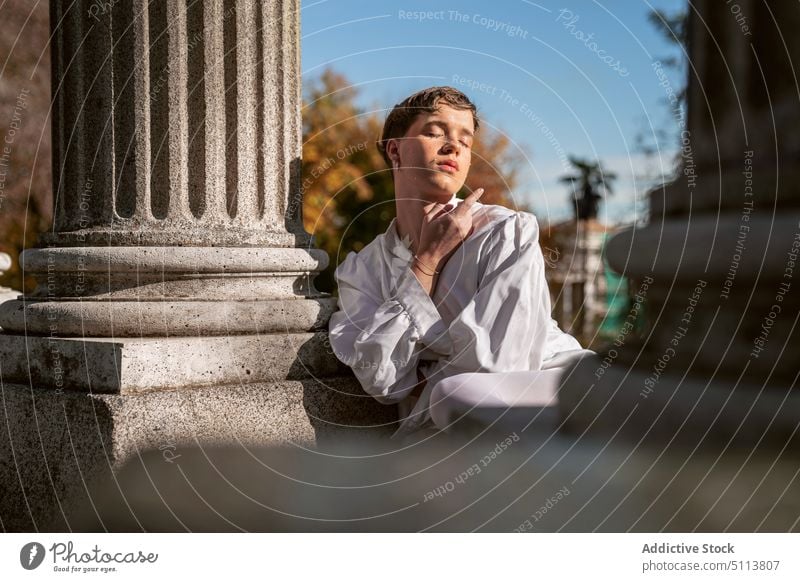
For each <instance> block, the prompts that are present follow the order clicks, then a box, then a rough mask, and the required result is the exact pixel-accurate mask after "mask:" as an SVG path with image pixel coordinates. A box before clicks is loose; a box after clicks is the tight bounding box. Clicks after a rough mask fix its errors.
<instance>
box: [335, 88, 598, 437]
mask: <svg viewBox="0 0 800 582" xmlns="http://www.w3.org/2000/svg"><path fill="white" fill-rule="evenodd" d="M478 127H479V122H478V117H477V110H476V107H475V105H474V104H473V103H472V102H471V101H470V100H469V99H468V98H467V97H466V96H465V95H464V94H463V93H461V92H460V91H458V90H456V89H453V88H452V87H431V88H429V89H425V90H423V91H420V92H418V93H416V94H414V95H412V96H410V97H408V98H407V99H405V100H404V101H403V102H402V103H400V104H398V105H396V106H395V107H394V109H393V110H392V112H391V113H390V114H389V116H388V118H387V119H386V123H385V125H384V129H383V135H382V138H381V141H379V142H378V144H377V145H378V148H379V150H380V152H381V153H382V155H383V157H384V159H385V160H386V162H387V163H388V164H389V165H390V166H391V168H392V175H393V178H394V188H395V201H396V208H397V217H396V218H395V219H393V220H392V222H391V224H390V225H389V228H388V229H387V231H386V232H385V233H384V234H382V235H379V236H378V237H376V238H375V240H373V241H372V242H371V243H369V244H368V245H367V246H366V247H364V248H363V249H362V250H361V251H360V252H358V253H350V254H349V255H348V256H347V257H346V259H345V260H344V262H342V264H341V265H339V267H338V268H337V270H336V274H335V277H336V279H337V282H338V284H339V311H337V312H336V313H335V314H334V315H333V316H332V318H331V320H330V341H331V344H332V346H333V349H334V353H335V354H336V356H337V357H338V358H339V359H340V360H341V361H342V362H344V363H345V364H347V365H349V366H351V367H352V369H353V372H354V373H355V375H356V377H357V378H358V379H359V381H360V383H361V385H362V386H363V388H364V390H365V391H366V392H367V393H369V394H371V395H372V396H374V397H375V398H376V399H377V400H378V401H380V402H383V403H386V404H389V403H395V402H396V403H398V404H399V405H400V406H399V409H400V415H401V418H402V419H403V420H402V422H401V425H400V428H399V429H398V431H397V432H396V433H395V436H405V435H409V434H411V433H414V432H416V431H419V430H422V429H428V428H435V429H439V430H447V429H448V428H449V427H450V425H451V424H452V423H453V422H454V421H456V420H457V419H459V418H460V417H462V416H465V415H466V416H470V417H471V418H472V420H476V419H477V420H479V421H480V422H487V423H491V422H495V421H497V420H500V421H501V422H502V416H503V411H507V410H509V409H510V408H513V407H528V408H531V407H532V408H541V409H547V410H552V407H553V405H554V404H555V403H556V401H555V394H556V391H557V384H558V378H559V375H560V371H561V370H560V366H563V365H564V364H565V363H566V362H567V361H568V360H571V359H572V358H574V357H580V356H582V355H585V354H586V353H587V352H586V350H582V349H581V346H580V344H579V343H578V342H577V340H575V338H573V337H572V336H570V335H567V334H566V333H564V332H562V331H561V330H560V329H559V328H558V326H557V325H556V322H555V321H554V320H552V319H551V317H550V309H551V306H550V295H549V292H548V289H547V283H546V281H545V278H544V259H543V257H542V253H541V249H540V248H539V243H538V233H539V230H538V225H537V222H536V218H535V217H534V216H533V215H532V214H529V213H526V212H515V211H513V210H510V209H507V208H504V207H501V206H495V205H485V204H481V203H480V202H479V201H478V200H479V199H480V197H481V195H482V194H483V189H482V188H478V189H477V190H475V191H474V192H472V193H470V194H469V195H468V196H467V197H466V199H464V200H460V199H459V198H457V197H456V194H455V193H456V192H458V191H459V190H460V189H461V187H462V186H463V185H464V181H465V179H466V177H467V174H468V172H469V167H470V161H471V155H472V151H471V150H472V141H473V138H474V135H475V132H476V131H477V130H478ZM589 353H591V352H589Z"/></svg>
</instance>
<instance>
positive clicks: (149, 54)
mask: <svg viewBox="0 0 800 582" xmlns="http://www.w3.org/2000/svg"><path fill="white" fill-rule="evenodd" d="M51 11H52V15H51V18H52V22H53V23H54V31H53V32H54V38H53V52H54V58H53V77H54V80H55V83H54V90H53V93H54V109H53V111H54V113H53V137H54V148H53V151H54V166H55V170H56V172H55V178H54V180H55V187H56V192H57V196H56V217H55V225H54V232H53V234H52V235H51V236H50V237H49V238H48V241H47V242H48V243H50V244H53V245H71V244H77V243H81V244H112V245H114V244H123V245H124V244H147V245H187V244H191V245H219V244H224V245H236V246H238V245H250V246H284V247H286V246H298V245H299V246H303V245H307V244H308V236H307V235H306V234H305V232H304V230H303V228H302V225H301V224H302V222H301V213H300V201H299V199H298V196H299V187H298V184H299V182H298V172H299V169H300V156H301V148H302V144H301V124H300V83H299V69H300V66H299V52H298V43H299V36H298V35H299V11H298V5H297V0H271V1H268V2H260V1H257V0H236V1H233V0H188V1H187V0H163V1H159V2H148V1H146V0H131V1H129V2H113V3H99V2H96V1H95V0H92V1H89V0H81V1H78V2H74V3H61V2H53V3H52V4H51Z"/></svg>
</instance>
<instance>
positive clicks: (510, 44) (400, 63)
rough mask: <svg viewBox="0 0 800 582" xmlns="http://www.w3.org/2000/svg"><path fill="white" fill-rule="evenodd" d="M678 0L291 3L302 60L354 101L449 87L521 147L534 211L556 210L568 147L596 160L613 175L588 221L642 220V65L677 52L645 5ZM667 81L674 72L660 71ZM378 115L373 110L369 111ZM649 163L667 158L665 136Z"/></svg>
mask: <svg viewBox="0 0 800 582" xmlns="http://www.w3.org/2000/svg"><path fill="white" fill-rule="evenodd" d="M683 4H684V2H683V1H682V0H641V1H639V0H637V1H625V2H614V3H612V2H607V3H605V4H603V3H600V2H596V1H592V0H573V1H567V2H552V1H548V0H542V1H539V2H532V1H528V0H503V1H500V0H498V1H495V2H487V1H485V0H484V1H474V0H462V1H459V2H455V1H452V0H451V1H449V2H446V1H425V2H423V1H400V2H385V1H384V2H363V1H362V2H357V1H355V0H307V1H304V2H302V3H301V9H302V12H301V25H302V33H301V34H302V70H303V79H304V81H305V82H308V81H309V80H310V79H313V78H314V77H316V76H318V75H319V74H320V73H321V72H322V70H324V68H325V67H326V66H330V67H332V68H334V69H335V70H337V71H338V72H341V73H343V74H345V75H346V76H347V78H348V79H349V80H350V81H351V82H352V83H353V84H354V85H357V86H358V88H359V89H360V95H361V96H360V103H359V105H361V106H362V107H364V108H366V109H369V110H373V109H381V110H383V109H385V108H391V106H392V105H394V104H395V103H397V102H398V101H400V100H401V99H403V98H404V97H406V96H408V95H409V94H411V93H413V92H415V91H417V90H419V89H421V88H423V87H427V86H431V85H452V86H454V87H456V88H459V89H461V90H462V91H464V92H465V93H467V94H468V95H469V96H470V98H471V99H472V100H473V101H474V102H475V103H476V104H477V106H478V109H479V113H480V115H481V120H482V123H483V124H485V125H490V126H494V127H496V128H497V129H499V130H500V131H502V132H504V133H506V134H507V135H508V136H509V137H510V138H511V139H512V141H513V142H514V143H515V144H517V145H518V147H519V148H520V149H521V150H522V151H524V152H525V154H526V155H527V157H528V161H527V163H526V167H525V170H524V173H523V176H522V180H521V183H520V186H519V188H518V189H517V191H516V192H514V195H515V196H516V197H517V200H518V201H519V202H521V203H524V204H530V205H532V206H533V208H534V211H535V212H536V214H537V216H539V218H540V220H544V221H555V220H559V219H562V218H565V217H567V216H569V214H570V208H569V205H568V204H567V202H566V199H567V191H566V190H565V187H564V186H563V185H561V184H559V183H558V182H557V178H558V176H560V175H561V174H563V173H564V172H565V171H566V170H567V169H568V168H567V167H566V165H565V164H566V156H567V155H578V156H582V157H588V158H591V159H600V160H602V161H603V162H604V164H605V166H606V167H607V168H609V169H611V170H613V171H615V172H616V173H617V174H618V175H619V179H618V180H617V183H616V189H615V190H616V191H615V194H614V196H613V197H612V199H611V200H610V201H609V203H608V204H607V205H605V206H604V208H603V210H602V216H601V219H604V220H605V221H607V222H625V221H629V220H631V219H632V218H633V217H634V215H636V214H638V215H640V216H641V214H642V212H643V210H644V206H643V205H642V203H641V202H640V200H641V198H642V195H643V194H644V191H645V190H646V189H647V187H648V185H649V182H645V181H643V180H642V175H643V174H644V173H645V163H644V160H643V159H642V156H641V155H640V154H639V153H637V152H636V151H635V147H634V136H635V135H636V133H637V130H639V129H640V128H642V127H644V128H646V129H648V128H649V126H650V124H652V125H654V126H655V125H659V124H662V125H663V122H664V120H665V119H667V117H668V114H667V108H666V106H665V105H664V104H663V101H664V99H665V97H666V96H667V92H666V90H665V88H664V86H663V83H662V82H661V81H662V80H661V79H659V77H658V76H657V74H656V72H655V71H654V68H653V63H654V62H655V61H657V60H659V59H663V58H664V57H666V56H669V55H675V54H676V53H678V52H679V49H677V48H676V47H675V46H674V45H670V44H669V43H667V42H666V41H664V40H662V39H661V37H660V35H659V34H657V33H656V32H655V31H654V29H653V27H652V26H651V25H650V24H649V23H648V22H647V14H648V12H649V11H650V9H651V8H661V9H665V10H669V11H672V10H675V9H678V8H680V7H681V6H682V5H683ZM669 76H670V79H671V80H670V83H671V86H673V87H675V88H677V86H678V85H679V84H680V82H681V79H679V78H677V76H676V75H675V74H672V73H670V74H669ZM382 113H383V114H384V115H385V111H384V112H382ZM666 145H667V146H668V147H666V148H665V150H662V152H661V155H660V157H658V158H656V160H655V161H654V162H651V164H650V166H649V168H650V169H651V170H657V169H658V168H659V166H663V167H664V169H668V168H670V167H671V166H672V158H673V155H674V152H675V147H674V146H673V144H666Z"/></svg>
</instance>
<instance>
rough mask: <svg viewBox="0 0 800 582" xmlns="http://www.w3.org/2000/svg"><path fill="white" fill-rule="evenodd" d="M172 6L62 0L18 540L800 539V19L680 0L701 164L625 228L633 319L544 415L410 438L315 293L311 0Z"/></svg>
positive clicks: (6, 519) (785, 10) (790, 13)
mask: <svg viewBox="0 0 800 582" xmlns="http://www.w3.org/2000/svg"><path fill="white" fill-rule="evenodd" d="M107 4H108V3H107ZM182 6H184V5H183V4H182V3H179V2H167V3H161V2H153V3H145V2H139V1H138V0H137V1H136V2H130V3H116V4H113V5H111V4H108V5H103V6H100V5H99V4H97V3H90V2H77V3H74V4H71V5H70V7H65V5H64V3H60V2H52V3H51V5H50V7H51V16H50V20H51V23H59V25H58V26H54V28H53V40H52V47H53V74H54V78H53V81H54V82H53V87H59V90H58V91H57V92H56V93H55V94H54V96H53V152H54V160H55V162H56V163H55V164H54V192H55V193H56V196H55V198H56V200H57V204H56V208H55V218H54V226H53V230H52V232H50V233H49V234H48V235H47V236H46V237H44V239H43V241H42V243H41V244H42V246H41V247H40V248H36V249H29V250H27V251H25V253H23V256H22V266H23V267H24V268H25V272H26V274H32V275H35V276H36V279H37V287H36V288H35V289H34V290H32V291H29V292H28V291H27V290H26V294H25V295H24V296H23V297H15V294H12V299H10V300H8V301H4V302H2V303H0V327H2V332H0V364H1V366H0V374H1V375H2V377H0V380H1V382H0V387H2V401H3V412H4V415H5V417H4V428H3V430H2V431H1V432H0V492H1V493H2V494H1V495H0V526H1V527H2V529H3V530H4V531H102V530H108V531H142V530H144V531H184V530H188V531H240V530H243V531H422V530H426V531H473V530H477V531H661V530H664V531H695V530H697V531H797V530H798V529H800V484H799V483H798V476H799V475H800V462H798V461H799V459H798V456H799V455H800V453H799V452H798V451H800V447H798V427H799V426H800V398H798V394H799V393H798V389H797V385H796V384H797V378H798V364H797V361H796V359H794V355H795V354H797V353H798V350H800V332H798V329H797V325H796V323H797V321H798V317H800V307H799V306H800V295H799V294H798V293H796V289H794V288H793V285H794V286H796V285H797V281H796V279H795V280H792V276H794V275H793V274H794V273H795V265H796V263H795V261H796V258H797V254H798V249H800V211H798V208H800V189H798V188H797V187H796V184H797V183H798V180H797V178H798V175H800V171H798V167H797V160H798V159H800V138H798V137H797V132H796V130H795V128H796V127H798V126H800V103H798V100H797V92H796V85H794V84H792V83H788V82H787V80H788V79H792V78H793V77H792V75H791V74H787V72H786V71H787V62H788V63H789V64H791V63H792V62H795V61H797V60H798V58H800V54H798V53H799V51H800V37H798V36H796V35H794V36H791V35H789V36H786V38H785V39H784V38H783V37H779V35H776V34H774V32H773V28H774V25H775V23H776V22H779V23H781V25H782V26H784V25H785V26H786V27H787V29H796V28H797V27H798V26H800V13H799V12H798V11H797V9H796V7H793V6H791V5H790V4H788V3H780V4H779V3H774V5H773V6H772V7H771V8H770V9H766V7H765V6H762V5H760V4H759V5H757V4H755V3H748V4H747V6H748V9H749V10H751V13H752V25H753V31H752V36H753V39H752V41H753V43H754V45H753V48H752V50H751V47H750V41H751V38H750V34H745V33H744V31H743V30H741V29H740V27H741V23H740V22H739V21H738V20H737V19H735V18H729V17H730V16H731V15H730V14H728V13H726V11H725V10H723V9H719V7H718V6H716V5H715V4H714V3H713V2H712V1H711V0H704V1H701V2H695V3H693V7H694V10H696V12H692V17H691V22H690V27H689V30H690V36H691V42H690V44H691V49H692V59H693V61H694V63H695V64H696V65H697V66H696V67H692V70H693V71H695V70H696V71H699V72H698V73H697V74H698V75H699V76H698V77H692V79H691V81H690V84H689V91H688V94H689V107H688V109H689V113H688V127H687V132H686V135H685V136H684V137H685V139H686V140H687V144H688V145H686V146H685V147H686V148H688V149H686V150H685V151H684V152H683V153H684V155H683V158H684V171H683V172H682V174H681V176H682V177H681V179H680V180H676V181H675V182H674V183H672V184H670V185H669V186H668V187H667V188H665V189H664V190H663V191H661V190H659V191H657V192H655V193H653V200H652V203H651V214H652V216H651V221H650V224H649V225H647V226H644V227H641V228H636V229H632V230H631V231H628V232H626V233H623V234H620V235H618V236H617V237H615V238H614V239H613V240H612V241H611V243H610V244H609V247H608V258H609V262H610V263H611V265H612V266H614V267H615V268H616V269H617V270H619V271H620V272H624V273H625V274H626V276H630V277H631V278H632V279H633V280H634V282H635V284H638V285H639V289H640V292H639V297H640V298H641V299H642V303H643V305H640V304H639V303H638V302H637V307H636V309H640V308H641V309H644V312H645V313H646V314H647V316H648V318H647V324H646V325H645V329H644V330H635V333H634V332H633V331H631V332H630V333H628V332H627V331H626V332H625V333H622V332H621V335H620V337H619V338H617V340H616V341H615V343H614V346H615V347H614V348H613V349H612V350H609V351H608V352H607V353H604V354H601V355H600V356H599V357H598V358H596V359H590V358H585V359H583V360H582V361H581V362H580V363H578V364H576V365H575V367H574V368H571V369H570V370H568V371H567V372H566V373H565V376H564V378H563V379H562V386H561V390H560V392H559V410H558V414H557V415H555V416H557V417H558V419H557V420H555V421H553V411H552V410H550V411H543V410H534V409H531V410H524V409H514V410H512V411H509V412H506V411H503V410H498V411H496V412H497V414H494V415H487V414H486V411H485V410H483V411H482V415H483V416H481V418H475V417H474V415H471V414H466V415H465V416H464V417H463V418H461V419H460V420H458V421H457V422H456V424H455V426H453V427H452V432H450V433H439V434H434V435H419V436H418V437H416V440H415V441H414V442H411V443H398V442H396V441H392V440H389V439H388V435H389V434H391V432H392V431H393V429H394V428H395V427H396V424H397V414H396V410H395V409H394V407H390V406H381V405H379V404H378V403H377V402H375V401H374V400H373V399H372V398H371V397H369V396H367V395H366V394H364V392H363V390H361V389H360V386H359V385H358V382H357V381H356V380H355V378H354V377H353V376H352V374H351V373H350V372H349V370H348V369H347V368H343V367H342V366H341V365H340V364H339V362H338V361H337V359H336V358H335V357H334V355H333V354H332V352H331V350H330V346H329V345H328V343H327V337H326V332H325V330H326V327H327V321H328V318H329V316H330V314H331V312H332V311H333V309H335V304H336V301H335V298H333V297H331V296H329V295H326V294H323V293H319V292H318V291H317V290H316V289H315V288H314V285H313V278H314V276H315V275H316V273H318V272H319V271H320V270H321V269H323V268H324V266H325V265H326V264H327V260H328V257H327V256H326V255H325V253H324V252H321V251H319V250H318V249H316V248H315V247H314V244H313V242H314V241H313V239H312V237H310V236H309V235H308V233H306V232H305V230H304V229H303V226H302V217H301V212H300V208H301V195H302V193H301V190H300V188H299V180H298V179H299V168H300V163H299V162H300V152H301V140H300V124H299V119H300V116H299V114H300V109H299V103H300V93H299V78H300V74H299V73H300V71H299V53H298V46H299V44H298V34H299V26H298V25H299V11H298V8H299V7H298V6H297V2H296V0H286V1H284V2H278V1H277V0H270V1H265V2H255V1H252V0H242V1H241V2H236V4H235V6H236V9H235V10H232V11H226V12H223V11H222V4H221V3H219V2H212V1H210V0H209V1H203V2H195V3H192V5H191V7H186V8H185V10H184V8H181V7H182ZM770 10H772V11H774V12H775V13H776V16H773V14H772V12H770ZM112 11H113V13H114V17H113V18H112V17H111V12H112ZM698 15H702V16H703V18H702V22H703V23H704V25H703V26H699V25H698V24H697V22H696V20H697V19H698V18H699V16H698ZM275 31H279V32H280V34H273V33H274V32H275ZM165 32H166V33H165ZM747 32H748V33H750V29H748V31H747ZM150 37H152V38H154V39H156V38H158V39H161V40H158V41H155V42H153V43H150V42H149V39H150ZM777 38H780V40H781V44H776V40H775V39H777ZM784 42H785V43H788V44H783V43H784ZM720 53H721V54H720ZM219 55H227V56H225V58H223V59H220V58H219ZM754 55H762V59H761V60H760V61H758V62H756V61H755V60H754V58H753V56H754ZM262 56H263V58H262ZM724 57H730V58H729V59H728V60H727V61H726V60H725V58H724ZM720 59H722V60H720ZM726 62H728V63H731V67H732V68H731V69H729V72H730V74H729V75H725V76H721V75H722V74H721V73H720V71H722V70H723V67H722V64H721V63H726ZM73 64H74V66H73ZM762 65H763V67H762ZM254 71H255V74H253V72H254ZM232 81H234V82H235V83H234V84H235V88H236V90H235V91H234V90H231V91H226V90H225V87H226V86H228V85H230V84H231V82H232ZM728 82H730V83H731V86H729V85H728V84H727V83H728ZM704 84H705V85H708V87H707V88H706V87H705V86H704ZM188 87H194V88H195V89H196V90H194V91H192V92H189V91H188V89H187V88H188ZM733 104H737V105H736V106H734V105H733ZM714 120H716V123H721V124H722V125H720V126H715V125H714V123H715V121H714ZM108 127H113V129H114V131H113V132H111V131H107V128H108ZM717 127H719V129H717ZM745 130H746V131H745ZM717 131H720V132H722V133H723V135H722V137H720V136H718V135H717ZM190 135H192V136H193V138H192V139H191V140H190V139H189V136H190ZM743 136H745V137H743ZM775 144H777V147H776V145H775ZM778 167H780V170H781V171H780V175H779V174H778V173H777V171H776V168H778ZM253 168H255V171H253ZM743 168H749V169H748V170H746V172H749V173H750V174H751V175H750V176H747V175H745V176H744V178H743V172H742V169H743ZM753 176H755V177H753ZM787 176H788V177H789V179H788V180H787V178H786V177H787ZM778 210H779V211H778ZM744 217H747V218H744ZM743 226H746V228H742V227H743ZM742 233H746V235H745V239H746V240H744V239H743V238H742ZM743 240H744V242H743ZM796 241H797V244H795V243H796ZM685 249H688V250H687V251H686V252H684V250H685ZM792 257H794V258H792ZM797 272H798V273H800V271H797ZM787 274H788V275H789V277H788V279H787ZM645 296H646V297H645ZM777 297H780V299H777ZM778 303H780V307H779V309H773V307H772V306H773V305H777V304H778ZM773 313H774V315H773ZM548 412H549V414H548ZM542 418H549V419H550V420H549V421H547V422H537V419H539V421H541V420H542Z"/></svg>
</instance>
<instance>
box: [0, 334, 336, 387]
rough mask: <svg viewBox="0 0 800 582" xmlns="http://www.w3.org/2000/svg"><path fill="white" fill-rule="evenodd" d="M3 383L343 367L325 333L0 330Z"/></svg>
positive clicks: (221, 377)
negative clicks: (101, 334)
mask: <svg viewBox="0 0 800 582" xmlns="http://www.w3.org/2000/svg"><path fill="white" fill-rule="evenodd" d="M0 361H2V377H3V379H4V381H5V382H15V383H19V384H25V385H29V384H31V383H32V384H33V385H38V386H42V387H48V388H51V389H54V390H77V391H83V392H92V393H112V394H137V393H143V392H150V391H153V390H172V389H178V388H195V387H202V386H221V385H230V386H235V385H244V384H253V383H257V382H272V381H281V380H303V379H306V378H327V377H333V376H337V375H345V374H347V373H348V369H347V367H346V366H344V365H343V364H341V363H340V362H339V361H338V360H337V359H336V357H335V356H334V354H333V351H332V350H331V348H330V344H329V343H328V334H327V333H325V332H317V333H285V334H263V335H233V336H227V337H171V338H168V337H164V338H135V337H134V338H131V337H120V338H63V337H39V336H30V335H29V336H24V335H15V334H11V333H7V332H6V333H2V332H0Z"/></svg>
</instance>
